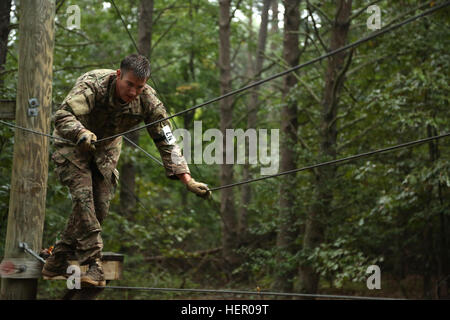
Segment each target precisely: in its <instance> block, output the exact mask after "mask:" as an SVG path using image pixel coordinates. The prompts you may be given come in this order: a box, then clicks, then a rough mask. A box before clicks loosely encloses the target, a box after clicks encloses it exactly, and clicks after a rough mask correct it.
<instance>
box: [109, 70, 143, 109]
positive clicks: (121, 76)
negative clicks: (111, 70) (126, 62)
mask: <svg viewBox="0 0 450 320" xmlns="http://www.w3.org/2000/svg"><path fill="white" fill-rule="evenodd" d="M146 82H147V79H139V78H138V77H136V75H135V74H134V72H132V71H128V72H125V73H122V72H121V71H120V69H118V70H117V81H116V93H117V94H118V96H119V98H120V99H122V100H123V101H125V102H131V101H133V100H134V99H136V98H137V96H138V95H140V94H141V92H142V90H144V86H145V83H146Z"/></svg>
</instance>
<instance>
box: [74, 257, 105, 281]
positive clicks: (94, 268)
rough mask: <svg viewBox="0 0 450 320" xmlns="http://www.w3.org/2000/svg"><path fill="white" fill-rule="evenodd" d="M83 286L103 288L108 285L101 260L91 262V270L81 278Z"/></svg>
mask: <svg viewBox="0 0 450 320" xmlns="http://www.w3.org/2000/svg"><path fill="white" fill-rule="evenodd" d="M80 282H81V286H102V287H104V286H105V285H106V281H105V274H104V272H103V268H102V262H101V260H100V259H95V260H92V261H90V262H89V269H88V270H87V271H86V273H83V274H82V275H81V278H80Z"/></svg>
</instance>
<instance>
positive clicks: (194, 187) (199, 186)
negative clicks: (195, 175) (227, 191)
mask: <svg viewBox="0 0 450 320" xmlns="http://www.w3.org/2000/svg"><path fill="white" fill-rule="evenodd" d="M186 188H187V189H188V190H189V191H191V192H193V193H195V194H196V195H197V196H199V197H201V198H203V199H208V198H209V197H211V191H209V188H208V186H207V185H206V184H204V183H201V182H197V181H195V180H194V179H192V178H191V180H189V181H188V182H187V183H186Z"/></svg>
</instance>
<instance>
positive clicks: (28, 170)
mask: <svg viewBox="0 0 450 320" xmlns="http://www.w3.org/2000/svg"><path fill="white" fill-rule="evenodd" d="M54 15H55V2H54V0H42V1H23V2H21V6H20V18H21V19H20V23H19V75H18V86H17V97H16V117H15V118H16V124H17V125H19V126H23V127H26V128H30V129H34V130H36V131H41V132H44V133H49V131H50V115H51V101H52V99H51V98H52V65H53V46H54ZM30 98H36V99H37V100H38V101H39V115H38V116H37V117H28V100H29V99H30ZM14 141H15V143H14V155H13V170H12V178H11V192H10V202H9V213H8V227H7V234H6V243H5V258H23V257H26V254H25V253H24V252H23V251H22V250H21V249H19V247H18V244H19V242H20V241H23V242H26V243H28V245H29V246H30V248H31V249H32V250H34V251H38V250H39V249H41V245H42V232H43V227H44V218H45V198H46V192H47V174H48V157H49V155H48V148H49V141H48V138H45V137H42V136H39V135H35V134H32V133H29V132H25V131H22V130H16V132H15V136H14ZM36 283H37V282H36V280H18V279H2V287H1V297H2V298H3V299H35V298H36Z"/></svg>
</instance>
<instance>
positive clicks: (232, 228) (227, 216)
mask: <svg viewBox="0 0 450 320" xmlns="http://www.w3.org/2000/svg"><path fill="white" fill-rule="evenodd" d="M219 6H220V13H219V67H220V93H221V94H225V93H227V92H229V91H230V90H231V64H230V6H231V0H219ZM219 105H220V129H221V131H222V133H223V136H224V146H226V129H228V128H232V127H233V124H232V120H233V105H232V99H231V97H228V98H225V99H222V100H220V103H219ZM224 149H225V151H224V153H223V164H222V165H221V167H220V181H221V184H222V185H225V184H230V183H232V182H233V165H232V164H226V155H227V153H228V152H229V150H226V148H224ZM220 200H221V203H220V214H221V217H222V246H223V258H224V260H225V270H226V271H227V272H228V275H231V271H233V269H234V268H235V267H236V266H237V265H238V263H239V258H238V255H237V254H236V252H235V250H236V249H237V218H236V209H235V206H234V195H233V189H232V188H226V189H222V190H221V191H220Z"/></svg>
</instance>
